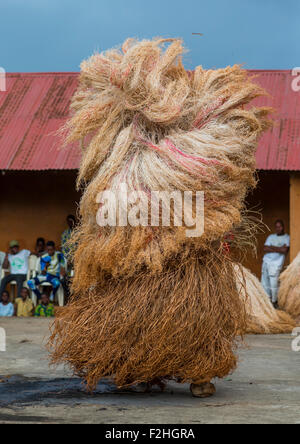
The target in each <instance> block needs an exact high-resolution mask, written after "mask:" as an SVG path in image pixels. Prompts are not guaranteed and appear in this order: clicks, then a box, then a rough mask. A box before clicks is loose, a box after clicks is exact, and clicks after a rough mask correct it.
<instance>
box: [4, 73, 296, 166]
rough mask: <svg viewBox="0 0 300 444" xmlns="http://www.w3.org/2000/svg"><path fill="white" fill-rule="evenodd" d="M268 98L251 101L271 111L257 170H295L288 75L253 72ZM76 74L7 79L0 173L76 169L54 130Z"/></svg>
mask: <svg viewBox="0 0 300 444" xmlns="http://www.w3.org/2000/svg"><path fill="white" fill-rule="evenodd" d="M250 73H251V74H255V75H257V76H258V77H257V79H256V81H257V82H258V83H259V84H260V85H262V86H263V87H264V88H265V89H266V90H267V92H268V93H269V94H270V96H271V97H262V98H259V99H257V100H256V101H254V103H255V104H256V105H267V106H272V107H273V108H275V109H276V115H275V120H276V125H275V127H274V128H273V129H272V130H271V131H269V132H268V133H267V134H265V135H264V136H263V137H262V139H261V141H260V143H259V147H258V151H257V167H258V168H259V169H262V170H300V115H299V114H300V92H294V91H293V90H292V81H293V79H294V78H293V77H292V73H291V72H290V71H260V70H252V71H250ZM77 80H78V73H33V74H27V73H25V74H23V73H18V74H7V75H6V83H7V84H6V87H7V91H6V92H0V169H1V170H48V169H51V170H63V169H77V168H78V166H79V162H80V149H79V147H78V146H77V145H76V146H72V147H67V148H64V149H62V148H61V145H62V141H61V138H60V137H59V136H58V134H57V130H58V129H59V128H60V127H61V126H62V125H63V123H64V122H65V120H66V119H67V117H68V114H69V104H70V99H71V97H72V95H73V93H74V91H75V89H76V87H77Z"/></svg>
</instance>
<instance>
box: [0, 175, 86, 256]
mask: <svg viewBox="0 0 300 444" xmlns="http://www.w3.org/2000/svg"><path fill="white" fill-rule="evenodd" d="M75 179H76V172H73V171H62V172H20V171H18V172H5V174H4V175H3V174H2V175H1V174H0V190H1V192H0V250H2V251H6V250H7V248H8V242H9V241H10V240H12V239H17V240H18V241H19V242H20V245H21V247H22V248H28V249H30V250H32V249H33V248H34V246H35V241H36V239H37V237H40V236H41V237H45V238H46V239H47V240H54V241H55V242H56V243H57V245H58V246H60V236H61V233H62V231H63V230H64V229H65V228H66V216H67V215H68V214H75V213H76V210H77V202H79V198H80V196H79V194H78V193H77V192H76V191H75Z"/></svg>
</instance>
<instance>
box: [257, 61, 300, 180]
mask: <svg viewBox="0 0 300 444" xmlns="http://www.w3.org/2000/svg"><path fill="white" fill-rule="evenodd" d="M250 72H251V73H253V74H255V75H258V77H257V79H255V81H256V82H257V83H259V84H260V85H261V86H263V87H264V89H265V90H266V91H267V92H268V93H269V94H270V97H261V98H259V99H256V100H255V101H254V102H253V103H254V104H255V105H267V106H271V107H272V108H274V109H275V114H274V116H273V117H274V120H275V125H274V128H273V129H272V130H270V131H268V132H267V133H266V134H265V135H263V137H262V138H261V139H260V142H259V145H258V150H257V154H256V162H257V168H258V169H261V170H287V171H295V170H298V171H300V91H298V92H296V91H293V89H292V83H293V80H295V77H293V75H292V72H291V71H259V70H257V71H254V70H253V71H250Z"/></svg>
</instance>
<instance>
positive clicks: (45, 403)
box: [0, 318, 300, 424]
mask: <svg viewBox="0 0 300 444" xmlns="http://www.w3.org/2000/svg"><path fill="white" fill-rule="evenodd" d="M0 327H2V328H5V330H6V335H7V351H6V352H0V423H1V424H3V423H100V424H151V423H154V424H174V423H175V424H185V423H187V424H220V423H226V424H228V423H234V424H238V423H242V424H261V423H263V424H266V423H267V424H275V423H276V424H291V423H292V424H300V375H299V373H300V352H295V351H292V348H291V343H292V337H291V336H289V335H280V336H248V337H247V338H246V343H247V346H248V348H243V349H241V350H240V352H239V354H240V364H239V367H238V369H237V371H236V372H235V373H234V374H233V375H232V376H230V377H228V378H226V379H224V380H222V381H216V385H217V394H216V396H215V397H213V398H210V399H204V400H201V399H195V398H192V397H191V395H190V393H189V387H188V385H178V384H173V383H172V384H169V385H168V387H167V390H166V391H165V392H164V393H161V392H159V391H154V392H153V393H151V394H146V393H142V392H140V391H139V390H138V389H132V390H128V391H120V390H117V389H116V387H114V385H113V384H112V383H109V382H107V381H103V382H102V383H100V384H99V386H98V388H97V391H96V392H95V393H94V394H93V395H91V394H88V393H86V392H85V390H84V387H83V385H82V383H81V381H80V380H79V379H78V378H74V377H72V374H71V372H70V371H69V370H68V369H64V368H63V367H59V368H57V369H56V370H54V369H49V367H48V361H47V352H46V350H45V348H44V344H45V341H46V339H47V336H48V334H49V333H48V328H49V322H48V320H45V319H16V318H13V319H4V320H1V321H0Z"/></svg>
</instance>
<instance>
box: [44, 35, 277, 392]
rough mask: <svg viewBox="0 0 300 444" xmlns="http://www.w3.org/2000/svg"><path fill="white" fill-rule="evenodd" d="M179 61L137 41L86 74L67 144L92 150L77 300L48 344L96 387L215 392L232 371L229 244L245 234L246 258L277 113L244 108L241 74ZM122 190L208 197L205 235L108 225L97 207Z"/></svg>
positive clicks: (249, 93)
mask: <svg viewBox="0 0 300 444" xmlns="http://www.w3.org/2000/svg"><path fill="white" fill-rule="evenodd" d="M183 51H184V50H183V47H182V42H181V41H180V40H174V39H171V40H164V39H154V40H152V41H141V42H137V41H135V40H128V41H126V42H125V43H124V45H123V47H122V51H118V50H110V51H107V52H105V53H101V54H95V55H94V56H92V57H91V58H90V59H88V60H87V61H85V62H83V63H82V66H81V76H80V85H79V88H78V91H77V92H76V94H75V96H74V98H73V101H72V110H73V117H72V118H71V119H70V120H69V122H68V123H67V125H66V128H65V129H66V131H67V137H66V142H67V143H68V142H72V141H76V140H78V141H80V142H81V143H82V146H83V157H82V162H81V167H80V172H79V177H78V184H81V185H82V186H83V187H84V195H83V197H82V200H81V204H80V213H81V224H80V227H79V228H78V230H77V231H76V233H75V234H74V236H73V242H74V244H75V245H76V251H75V255H74V264H75V277H74V281H73V288H72V290H73V296H72V300H71V303H70V304H69V306H68V307H67V308H66V309H65V310H64V311H63V312H62V314H61V316H60V317H59V318H58V320H57V321H56V323H55V328H54V333H53V336H52V345H53V346H54V352H53V361H54V362H60V361H63V362H68V363H69V364H70V365H71V366H72V367H73V368H74V370H75V371H76V373H78V374H80V375H83V376H84V377H85V378H86V380H87V381H88V384H89V386H90V387H94V386H95V384H96V383H97V381H98V380H99V379H100V378H101V377H103V376H108V375H114V377H115V380H116V382H117V384H119V385H121V386H122V385H126V384H131V383H133V382H137V381H149V380H152V379H153V378H155V377H173V376H174V377H178V378H180V379H181V380H182V381H185V380H191V381H194V382H201V381H208V380H209V379H211V378H212V377H214V376H219V377H223V376H225V375H226V374H228V373H229V372H230V371H231V370H232V369H233V368H234V367H235V364H236V359H235V356H234V354H233V345H234V341H235V336H236V334H237V331H240V330H242V329H243V328H244V318H245V317H244V315H243V312H244V307H243V304H242V303H241V300H240V296H239V294H238V291H237V289H236V280H235V275H234V270H233V265H232V263H231V261H230V259H229V257H228V256H227V255H226V254H225V253H224V249H223V239H224V235H225V234H226V233H227V232H230V231H233V232H236V233H238V234H237V237H236V243H239V242H238V240H239V239H240V247H242V246H243V234H242V233H243V232H244V233H245V230H246V232H247V230H248V231H249V232H250V231H251V229H250V228H249V227H248V228H247V225H248V223H247V222H245V220H243V218H242V216H241V214H242V211H243V206H244V198H245V195H246V193H247V191H248V190H249V189H251V188H252V187H254V186H255V176H254V173H255V158H254V154H255V150H256V145H257V141H258V138H259V136H260V135H261V133H262V132H263V131H264V130H266V129H267V128H268V127H269V126H270V122H269V120H268V114H269V112H270V110H269V109H267V108H249V106H245V105H247V104H249V102H251V100H252V99H254V98H255V97H258V96H260V95H261V94H263V91H262V90H261V89H260V88H259V87H258V86H257V85H256V84H254V83H253V82H252V81H251V79H249V77H248V75H247V73H246V71H244V70H242V69H241V68H240V67H239V66H233V67H228V68H225V69H219V70H208V71H206V70H203V69H202V68H201V67H198V68H197V69H196V70H195V72H194V73H190V72H186V71H185V69H184V67H183V65H182V61H181V56H182V54H183ZM87 140H89V143H87V142H86V141H87ZM121 183H126V185H127V187H128V190H129V191H132V190H143V191H145V192H146V193H150V192H152V191H154V190H155V191H169V192H170V191H174V190H181V191H192V192H196V191H203V192H205V232H204V235H203V236H202V237H199V238H187V237H186V233H185V227H176V226H174V224H173V225H171V226H170V227H163V228H162V227H138V228H134V227H131V226H128V227H115V228H114V227H106V228H105V229H103V228H100V227H99V226H98V224H97V222H96V214H97V211H98V209H99V204H97V202H96V196H97V195H98V193H100V192H102V191H104V190H107V189H110V190H112V191H116V192H117V191H118V190H119V187H120V184H121ZM240 226H243V227H244V228H243V230H240V229H239V227H240ZM245 237H246V236H245V235H244V239H245ZM246 243H247V242H246Z"/></svg>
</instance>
